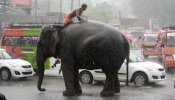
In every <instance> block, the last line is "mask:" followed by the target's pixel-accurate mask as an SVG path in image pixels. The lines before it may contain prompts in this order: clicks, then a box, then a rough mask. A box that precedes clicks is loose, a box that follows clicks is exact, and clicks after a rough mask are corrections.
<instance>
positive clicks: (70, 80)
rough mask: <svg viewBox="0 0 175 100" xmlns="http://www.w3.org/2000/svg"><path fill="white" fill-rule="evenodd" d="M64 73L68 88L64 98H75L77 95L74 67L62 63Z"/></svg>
mask: <svg viewBox="0 0 175 100" xmlns="http://www.w3.org/2000/svg"><path fill="white" fill-rule="evenodd" d="M62 71H63V76H64V82H65V86H66V90H65V91H64V92H63V96H73V95H75V90H74V70H73V66H71V65H68V64H64V63H62Z"/></svg>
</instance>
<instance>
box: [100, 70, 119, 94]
mask: <svg viewBox="0 0 175 100" xmlns="http://www.w3.org/2000/svg"><path fill="white" fill-rule="evenodd" d="M104 72H105V74H106V81H105V84H104V87H103V90H102V91H101V93H100V94H101V96H112V95H114V94H115V83H116V78H115V77H114V76H116V71H115V70H110V69H108V70H104Z"/></svg>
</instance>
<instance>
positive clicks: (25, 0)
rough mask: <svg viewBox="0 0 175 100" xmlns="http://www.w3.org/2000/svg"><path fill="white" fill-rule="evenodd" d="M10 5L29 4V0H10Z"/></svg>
mask: <svg viewBox="0 0 175 100" xmlns="http://www.w3.org/2000/svg"><path fill="white" fill-rule="evenodd" d="M11 4H12V5H22V6H30V4H31V0H11Z"/></svg>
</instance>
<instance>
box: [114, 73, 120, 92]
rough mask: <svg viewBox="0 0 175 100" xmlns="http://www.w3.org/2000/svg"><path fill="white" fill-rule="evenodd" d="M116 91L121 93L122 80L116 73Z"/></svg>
mask: <svg viewBox="0 0 175 100" xmlns="http://www.w3.org/2000/svg"><path fill="white" fill-rule="evenodd" d="M115 93H120V81H119V79H118V75H116V80H115Z"/></svg>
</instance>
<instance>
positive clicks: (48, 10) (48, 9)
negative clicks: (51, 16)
mask: <svg viewBox="0 0 175 100" xmlns="http://www.w3.org/2000/svg"><path fill="white" fill-rule="evenodd" d="M47 12H50V0H48V8H47Z"/></svg>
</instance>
